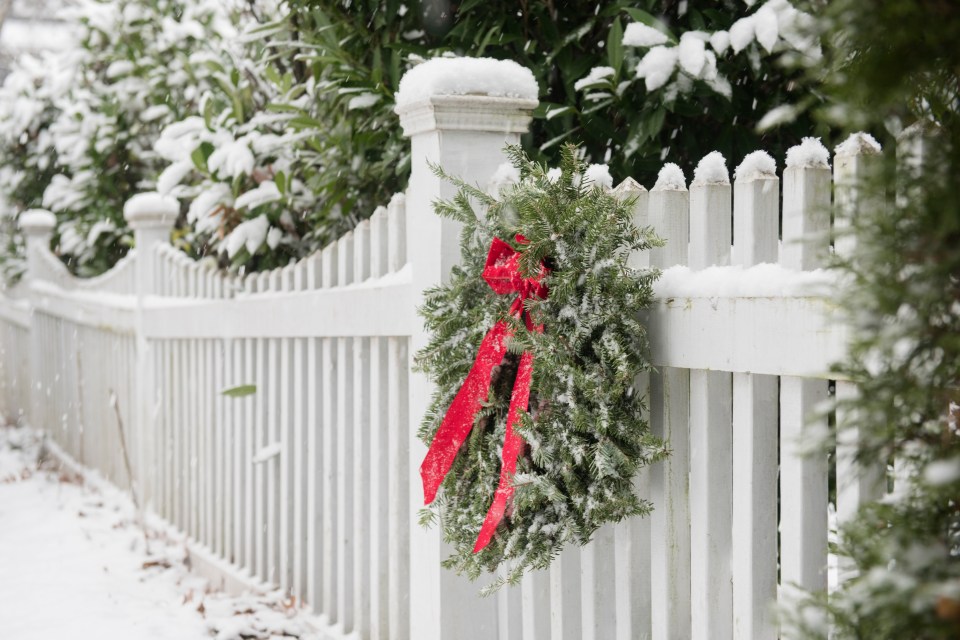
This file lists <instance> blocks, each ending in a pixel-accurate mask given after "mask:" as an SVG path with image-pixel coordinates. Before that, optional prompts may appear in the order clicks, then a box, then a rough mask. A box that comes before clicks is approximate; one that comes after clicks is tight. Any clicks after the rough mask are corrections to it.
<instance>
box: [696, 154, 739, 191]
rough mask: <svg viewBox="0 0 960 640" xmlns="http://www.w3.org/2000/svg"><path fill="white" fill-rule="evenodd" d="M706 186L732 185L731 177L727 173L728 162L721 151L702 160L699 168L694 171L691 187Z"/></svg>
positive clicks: (698, 165)
mask: <svg viewBox="0 0 960 640" xmlns="http://www.w3.org/2000/svg"><path fill="white" fill-rule="evenodd" d="M705 184H730V175H729V174H728V173H727V160H726V158H724V157H723V154H722V153H720V152H719V151H711V152H710V153H708V154H707V155H705V156H703V158H701V160H700V162H698V163H697V168H696V169H694V170H693V182H692V183H691V186H701V185H705Z"/></svg>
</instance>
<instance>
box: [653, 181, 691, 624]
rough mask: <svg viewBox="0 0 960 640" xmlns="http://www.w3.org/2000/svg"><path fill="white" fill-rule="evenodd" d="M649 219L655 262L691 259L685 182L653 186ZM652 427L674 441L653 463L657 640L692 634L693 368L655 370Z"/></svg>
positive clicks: (656, 264) (659, 265)
mask: <svg viewBox="0 0 960 640" xmlns="http://www.w3.org/2000/svg"><path fill="white" fill-rule="evenodd" d="M648 206H649V215H650V225H651V226H652V227H653V229H654V231H655V232H656V233H657V235H659V236H660V237H661V238H663V239H664V240H665V241H666V244H665V245H664V246H663V247H659V248H654V249H652V250H651V251H650V264H651V266H653V267H657V268H661V269H663V268H667V267H671V266H674V265H677V264H686V263H687V255H688V254H687V250H688V246H687V245H688V239H689V237H690V231H689V229H690V227H689V194H688V192H687V190H686V189H685V188H672V187H665V186H654V188H653V189H652V190H651V191H650V196H649V205H648ZM650 390H651V393H650V427H651V431H652V432H653V433H654V434H655V435H657V436H659V437H661V438H663V439H664V440H666V441H667V442H669V443H670V449H671V452H672V453H671V455H670V457H669V458H668V459H667V460H665V461H664V462H662V463H660V464H659V465H657V466H655V467H653V468H652V469H651V473H650V495H651V499H652V501H653V503H654V511H653V513H652V514H651V520H650V526H651V529H652V535H651V539H650V544H651V550H650V557H651V567H650V571H651V579H652V581H653V584H655V585H658V588H657V589H654V590H653V599H652V604H651V620H650V622H651V628H652V630H653V633H652V637H653V638H654V640H661V639H667V638H669V639H671V640H672V639H674V638H676V639H680V638H690V512H689V505H688V496H689V492H688V487H689V484H688V470H689V461H688V454H689V422H690V416H689V412H690V372H689V371H687V370H685V369H674V368H669V367H664V368H662V369H661V370H660V372H659V373H657V374H654V375H651V376H650Z"/></svg>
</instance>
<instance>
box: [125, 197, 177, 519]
mask: <svg viewBox="0 0 960 640" xmlns="http://www.w3.org/2000/svg"><path fill="white" fill-rule="evenodd" d="M179 211H180V205H179V204H178V203H177V201H176V200H175V199H173V198H171V197H166V196H160V195H159V194H157V193H141V194H137V195H135V196H133V197H132V198H130V199H129V200H128V201H127V203H126V204H125V205H124V207H123V217H124V218H125V219H126V220H127V222H128V223H129V224H130V228H131V229H133V234H134V245H135V247H136V249H135V250H136V257H135V258H134V260H135V264H134V269H135V273H134V292H135V293H136V296H137V320H136V335H135V338H134V339H135V342H136V366H135V369H134V371H135V375H136V380H134V384H133V385H132V387H133V398H132V399H131V401H128V402H129V403H130V404H132V405H133V407H135V408H133V407H131V411H132V412H131V415H132V416H133V418H134V421H135V422H134V424H133V425H130V427H129V428H131V429H132V430H134V431H136V434H137V436H136V438H135V440H134V442H136V443H137V445H138V446H137V447H136V451H133V452H131V456H133V457H134V459H135V461H136V462H135V464H136V467H135V468H134V470H133V471H134V474H135V475H136V476H137V479H136V480H135V479H134V478H130V483H131V485H133V484H134V482H136V483H137V485H138V486H139V487H140V495H141V496H142V497H141V499H142V500H143V505H144V506H145V507H153V508H155V509H156V508H158V507H159V505H156V504H153V503H154V502H155V501H156V498H157V495H158V493H159V491H158V489H157V487H158V483H159V482H160V478H159V477H158V474H159V473H160V470H159V467H160V465H158V464H156V460H155V459H153V458H150V457H149V456H150V455H152V454H154V453H155V452H159V451H162V450H163V447H164V443H163V442H161V441H160V438H159V437H157V433H156V430H155V429H154V424H153V422H154V415H155V413H156V412H155V411H154V407H155V406H156V405H157V404H158V403H159V402H162V400H163V396H162V395H161V394H163V393H164V391H165V390H164V389H162V388H159V387H158V386H157V383H158V382H159V381H158V380H155V379H154V378H155V376H154V366H153V358H152V354H151V353H150V344H149V343H148V342H147V339H146V337H145V336H144V332H143V299H144V296H148V295H152V294H154V293H157V292H158V291H159V290H160V287H159V275H160V274H158V273H156V272H155V267H156V265H157V264H158V262H159V261H158V260H156V259H155V257H154V252H155V250H156V245H158V244H160V243H162V242H167V241H168V240H169V239H170V231H171V229H173V223H174V222H175V221H176V219H177V214H178V213H179ZM148 473H149V476H148V475H147V474H148Z"/></svg>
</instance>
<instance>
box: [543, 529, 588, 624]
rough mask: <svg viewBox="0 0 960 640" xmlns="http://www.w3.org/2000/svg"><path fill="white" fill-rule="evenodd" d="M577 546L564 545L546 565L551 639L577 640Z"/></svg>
mask: <svg viewBox="0 0 960 640" xmlns="http://www.w3.org/2000/svg"><path fill="white" fill-rule="evenodd" d="M580 554H581V549H579V548H576V547H567V548H565V549H563V550H562V551H561V552H560V555H558V556H557V558H556V560H554V561H553V564H552V565H550V602H551V604H552V606H551V607H550V637H551V639H552V640H579V639H580V638H581V637H582V634H583V632H582V624H581V615H580Z"/></svg>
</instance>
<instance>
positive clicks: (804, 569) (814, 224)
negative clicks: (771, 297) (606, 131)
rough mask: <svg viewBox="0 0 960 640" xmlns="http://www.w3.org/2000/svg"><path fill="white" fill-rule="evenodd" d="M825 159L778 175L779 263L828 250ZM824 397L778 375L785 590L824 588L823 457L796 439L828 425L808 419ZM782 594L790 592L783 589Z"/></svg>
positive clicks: (819, 388)
mask: <svg viewBox="0 0 960 640" xmlns="http://www.w3.org/2000/svg"><path fill="white" fill-rule="evenodd" d="M822 155H823V156H824V158H823V159H822V161H818V160H817V159H813V160H812V161H807V162H801V163H799V164H798V165H797V166H790V160H789V156H788V159H787V164H788V166H787V168H786V169H785V170H784V172H783V245H782V247H781V251H780V264H781V265H782V266H784V267H787V268H789V269H796V270H802V271H809V270H812V269H816V268H818V267H820V266H821V265H822V264H823V261H824V259H825V257H826V255H827V253H828V251H829V231H830V177H831V175H830V169H829V167H828V166H827V164H826V155H827V153H826V149H823V150H822ZM826 399H827V382H826V381H825V380H816V379H809V378H798V377H795V376H782V377H781V378H780V504H781V509H780V558H781V560H780V585H781V587H782V588H783V589H785V590H789V589H791V588H792V587H793V586H798V587H800V588H802V589H807V590H813V591H816V590H823V589H826V588H827V566H826V565H827V472H828V467H827V460H826V457H818V456H805V455H804V454H803V452H802V449H801V443H800V441H801V439H802V437H803V436H804V435H805V434H806V433H808V432H809V431H810V430H811V429H819V428H825V425H817V424H815V423H813V422H812V420H811V417H812V415H813V413H814V410H815V409H817V408H818V407H819V406H821V405H822V403H823V402H824V401H825V400H826ZM781 595H789V594H788V593H786V592H785V591H784V592H782V593H781Z"/></svg>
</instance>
